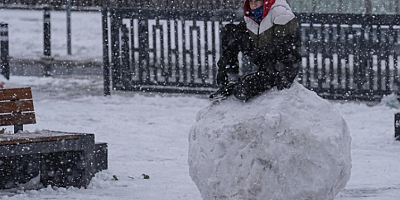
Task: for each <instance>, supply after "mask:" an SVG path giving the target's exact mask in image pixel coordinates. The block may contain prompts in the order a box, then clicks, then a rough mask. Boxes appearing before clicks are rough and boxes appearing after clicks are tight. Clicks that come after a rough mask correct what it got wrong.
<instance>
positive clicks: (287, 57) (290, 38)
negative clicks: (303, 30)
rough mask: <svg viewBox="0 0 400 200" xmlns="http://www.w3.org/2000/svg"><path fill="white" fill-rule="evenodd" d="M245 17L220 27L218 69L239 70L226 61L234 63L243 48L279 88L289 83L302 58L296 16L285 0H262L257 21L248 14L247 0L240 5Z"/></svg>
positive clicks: (220, 70) (287, 85) (295, 73)
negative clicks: (262, 8)
mask: <svg viewBox="0 0 400 200" xmlns="http://www.w3.org/2000/svg"><path fill="white" fill-rule="evenodd" d="M243 12H244V15H245V17H244V19H243V20H242V21H241V22H240V23H239V24H238V25H234V24H228V25H226V26H225V28H224V30H222V56H221V59H220V61H219V62H218V65H219V67H220V68H219V72H221V73H224V72H225V71H227V70H233V71H238V68H231V69H226V68H225V67H223V66H225V65H230V66H237V63H238V62H237V55H238V53H239V51H242V52H243V53H244V54H245V55H247V56H248V57H249V58H250V60H251V61H252V62H253V63H254V64H256V65H257V66H258V67H259V71H264V72H267V73H268V74H271V75H272V77H274V79H275V81H274V83H275V84H274V85H277V86H278V88H279V89H283V88H288V87H290V85H291V83H292V82H293V80H294V78H295V77H296V75H297V74H298V70H299V64H300V61H301V56H300V49H301V36H300V30H299V25H298V22H297V19H296V17H295V15H294V14H293V12H292V11H291V9H290V7H289V5H288V4H287V3H286V1H285V0H264V11H263V17H262V19H261V22H260V23H257V22H256V21H254V20H253V19H252V18H251V12H250V6H249V2H248V0H245V3H244V6H243Z"/></svg>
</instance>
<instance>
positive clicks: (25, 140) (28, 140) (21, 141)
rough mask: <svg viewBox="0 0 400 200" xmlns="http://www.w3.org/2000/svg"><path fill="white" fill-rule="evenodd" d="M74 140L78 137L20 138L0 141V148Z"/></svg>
mask: <svg viewBox="0 0 400 200" xmlns="http://www.w3.org/2000/svg"><path fill="white" fill-rule="evenodd" d="M76 139H78V135H62V136H46V137H37V138H21V139H12V140H8V141H0V146H2V145H8V144H24V143H33V142H50V141H59V140H76Z"/></svg>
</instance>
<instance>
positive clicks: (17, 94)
mask: <svg viewBox="0 0 400 200" xmlns="http://www.w3.org/2000/svg"><path fill="white" fill-rule="evenodd" d="M19 99H32V91H31V88H30V87H27V88H15V89H0V101H5V100H19Z"/></svg>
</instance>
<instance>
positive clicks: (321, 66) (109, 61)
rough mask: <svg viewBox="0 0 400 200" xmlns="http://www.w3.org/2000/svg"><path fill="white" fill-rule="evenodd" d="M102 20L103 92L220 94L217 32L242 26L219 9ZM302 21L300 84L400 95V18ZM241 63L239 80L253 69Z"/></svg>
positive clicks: (106, 15)
mask: <svg viewBox="0 0 400 200" xmlns="http://www.w3.org/2000/svg"><path fill="white" fill-rule="evenodd" d="M102 14H103V39H104V43H103V44H104V48H103V50H104V52H103V55H104V70H105V71H104V72H105V73H104V74H105V76H104V77H105V79H104V80H105V91H109V90H108V87H110V82H109V81H110V77H112V78H111V80H112V87H113V88H114V89H117V90H145V91H158V92H181V93H210V92H211V91H213V90H215V89H216V88H217V86H216V83H215V75H216V71H217V69H216V64H215V63H216V61H217V60H218V58H219V52H220V44H219V30H220V29H221V27H222V26H223V25H224V24H226V23H230V22H235V23H237V22H238V21H239V20H240V19H242V15H241V14H239V13H234V12H231V11H221V10H220V11H205V10H201V11H190V10H157V11H155V10H145V9H122V8H111V9H103V12H102ZM297 16H298V18H299V21H300V24H301V29H302V56H303V63H302V68H301V70H300V74H299V76H298V80H297V81H299V82H300V83H302V84H303V85H304V86H305V87H307V88H309V89H311V90H314V91H315V92H317V93H318V94H319V95H320V96H322V97H325V98H329V99H360V100H379V99H380V98H381V97H382V96H383V95H387V94H390V93H393V92H394V93H398V91H399V75H398V56H399V50H400V46H399V31H400V16H398V15H349V14H335V15H332V14H301V13H299V14H297ZM240 57H241V56H240ZM240 64H241V70H242V71H241V73H243V70H246V69H248V68H249V67H251V65H249V63H248V62H247V60H246V57H243V59H241V62H240ZM110 69H111V71H110ZM110 73H111V76H110ZM106 93H109V92H106Z"/></svg>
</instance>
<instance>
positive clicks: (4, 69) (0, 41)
mask: <svg viewBox="0 0 400 200" xmlns="http://www.w3.org/2000/svg"><path fill="white" fill-rule="evenodd" d="M8 55H9V52H8V24H6V23H2V22H1V23H0V71H1V74H2V75H3V76H4V77H6V78H7V79H10V64H9V59H8Z"/></svg>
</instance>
